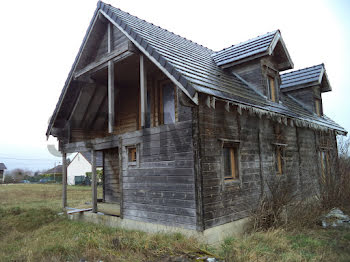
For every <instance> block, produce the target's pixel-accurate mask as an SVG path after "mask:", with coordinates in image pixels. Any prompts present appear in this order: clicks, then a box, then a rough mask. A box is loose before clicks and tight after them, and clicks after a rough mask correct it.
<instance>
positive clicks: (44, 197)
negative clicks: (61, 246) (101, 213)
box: [0, 184, 102, 210]
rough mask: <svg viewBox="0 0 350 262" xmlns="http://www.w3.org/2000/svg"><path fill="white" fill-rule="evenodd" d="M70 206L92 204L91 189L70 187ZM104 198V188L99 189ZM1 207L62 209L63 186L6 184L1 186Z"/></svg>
mask: <svg viewBox="0 0 350 262" xmlns="http://www.w3.org/2000/svg"><path fill="white" fill-rule="evenodd" d="M67 197H68V206H72V207H75V206H79V205H82V204H84V203H85V202H91V187H87V186H68V189H67ZM98 197H99V198H102V188H101V187H98ZM0 204H1V207H20V208H39V207H47V208H51V209H53V210H60V209H61V208H62V186H61V185H59V184H45V185H43V184H5V185H0Z"/></svg>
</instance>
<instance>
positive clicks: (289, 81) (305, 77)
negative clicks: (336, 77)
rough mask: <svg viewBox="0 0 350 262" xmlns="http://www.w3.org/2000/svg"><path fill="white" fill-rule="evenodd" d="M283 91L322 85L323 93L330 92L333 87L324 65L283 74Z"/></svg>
mask: <svg viewBox="0 0 350 262" xmlns="http://www.w3.org/2000/svg"><path fill="white" fill-rule="evenodd" d="M281 81H282V83H281V89H283V90H284V91H290V90H295V89H299V88H304V87H309V86H315V85H322V87H321V91H322V92H328V91H331V90H332V87H331V85H330V83H329V81H328V76H327V74H326V69H325V66H324V64H320V65H315V66H311V67H307V68H303V69H300V70H295V71H291V72H288V73H284V74H281Z"/></svg>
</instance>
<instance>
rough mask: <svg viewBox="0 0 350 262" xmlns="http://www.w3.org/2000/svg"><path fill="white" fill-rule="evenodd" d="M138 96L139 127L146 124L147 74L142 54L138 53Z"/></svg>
mask: <svg viewBox="0 0 350 262" xmlns="http://www.w3.org/2000/svg"><path fill="white" fill-rule="evenodd" d="M140 97H141V128H145V126H146V114H147V76H146V68H145V62H144V57H143V55H140Z"/></svg>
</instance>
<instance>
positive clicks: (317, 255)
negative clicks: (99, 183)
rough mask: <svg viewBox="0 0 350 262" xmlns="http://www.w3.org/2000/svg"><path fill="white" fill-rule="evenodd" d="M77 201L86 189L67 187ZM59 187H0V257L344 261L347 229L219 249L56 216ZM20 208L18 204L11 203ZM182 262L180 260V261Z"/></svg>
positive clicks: (243, 241) (282, 234)
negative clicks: (208, 254)
mask: <svg viewBox="0 0 350 262" xmlns="http://www.w3.org/2000/svg"><path fill="white" fill-rule="evenodd" d="M68 190H69V197H70V200H71V203H74V202H72V197H75V198H76V199H75V200H74V201H76V203H77V204H79V203H81V202H84V201H89V200H90V196H91V193H90V189H89V188H85V187H69V189H68ZM60 194H61V187H60V186H59V185H15V186H6V187H3V186H1V188H0V202H1V208H0V261H79V260H81V259H86V260H87V261H100V260H102V261H162V262H166V261H167V262H170V261H198V260H195V259H196V258H197V257H200V256H202V257H203V256H205V253H203V251H201V250H203V249H206V250H210V252H212V253H214V254H215V255H216V256H218V257H222V258H224V260H225V261H226V262H230V261H232V262H235V261H238V262H240V261H259V262H264V261H288V262H289V261H344V262H345V261H350V249H349V246H350V230H347V231H346V230H343V231H341V230H323V229H320V228H317V227H315V228H313V229H308V228H303V229H300V230H299V231H297V230H292V229H281V228H279V229H275V230H268V231H266V232H253V233H250V234H247V235H246V236H243V237H239V238H227V239H226V241H225V243H224V244H223V245H222V246H221V247H217V248H213V247H208V246H205V245H201V244H200V243H199V242H198V241H197V240H196V239H193V238H186V237H184V236H183V235H181V234H146V233H143V232H139V231H127V230H122V229H115V228H108V227H104V226H101V225H95V224H90V223H83V222H77V221H70V220H68V219H67V218H66V217H64V216H58V215H57V211H58V210H60V204H61V202H60ZM17 206H20V207H17ZM180 258H181V259H182V260H181V259H180Z"/></svg>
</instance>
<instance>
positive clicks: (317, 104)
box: [315, 98, 321, 116]
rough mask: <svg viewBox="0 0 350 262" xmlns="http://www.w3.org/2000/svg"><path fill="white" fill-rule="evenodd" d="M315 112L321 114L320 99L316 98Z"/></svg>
mask: <svg viewBox="0 0 350 262" xmlns="http://www.w3.org/2000/svg"><path fill="white" fill-rule="evenodd" d="M315 113H316V114H317V115H318V116H321V100H320V99H318V98H315Z"/></svg>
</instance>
